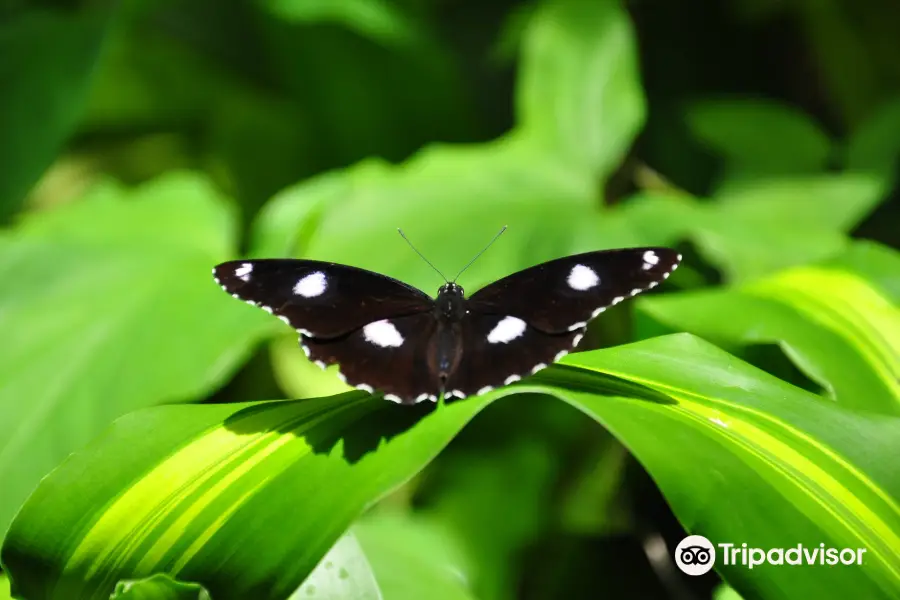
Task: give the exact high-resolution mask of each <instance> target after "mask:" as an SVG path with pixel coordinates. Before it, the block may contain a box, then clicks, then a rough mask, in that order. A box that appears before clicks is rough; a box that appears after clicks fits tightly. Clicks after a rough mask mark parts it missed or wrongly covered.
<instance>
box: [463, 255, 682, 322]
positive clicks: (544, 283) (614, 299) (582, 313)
mask: <svg viewBox="0 0 900 600" xmlns="http://www.w3.org/2000/svg"><path fill="white" fill-rule="evenodd" d="M680 261H681V255H680V254H678V253H677V252H676V251H674V250H672V249H670V248H656V247H652V248H650V247H648V248H626V249H621V250H602V251H598V252H587V253H584V254H576V255H574V256H568V257H565V258H560V259H557V260H552V261H550V262H546V263H543V264H540V265H536V266H534V267H531V268H528V269H525V270H523V271H519V272H518V273H513V274H512V275H509V276H508V277H504V278H503V279H500V280H499V281H496V282H494V283H492V284H490V285H488V286H486V287H484V288H482V289H481V290H478V291H477V292H475V294H473V295H472V297H471V298H470V299H469V307H470V310H472V311H473V312H479V313H482V314H489V315H512V316H515V317H517V318H520V319H522V320H524V321H525V322H526V323H528V325H529V326H531V327H534V328H536V329H538V330H540V331H543V332H545V333H564V332H568V331H575V330H578V329H581V328H583V327H584V326H585V325H586V324H587V322H588V321H590V320H591V319H592V318H594V317H596V316H597V315H598V314H600V313H601V312H603V311H604V310H606V309H607V308H609V307H610V306H613V305H615V304H618V303H619V302H622V301H623V300H626V299H627V298H631V297H632V296H636V295H637V294H640V293H641V292H644V291H646V290H649V289H651V288H653V287H655V286H656V285H658V284H659V283H660V282H662V281H663V280H665V279H666V278H667V277H668V276H669V275H670V274H671V273H672V271H674V270H675V269H676V268H677V266H678V264H679V262H680Z"/></svg>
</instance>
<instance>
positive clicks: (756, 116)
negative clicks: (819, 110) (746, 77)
mask: <svg viewBox="0 0 900 600" xmlns="http://www.w3.org/2000/svg"><path fill="white" fill-rule="evenodd" d="M687 125H688V128H689V129H690V131H691V133H692V134H693V135H694V137H695V138H697V139H698V140H700V142H702V143H703V144H705V145H706V146H708V147H709V148H710V149H711V150H714V151H715V152H717V153H719V154H721V155H722V157H723V158H725V159H726V160H727V161H728V162H729V164H730V166H731V167H732V168H737V169H739V170H740V171H741V172H744V173H752V174H754V175H756V176H760V175H789V174H801V173H810V172H816V171H821V170H823V169H824V168H825V166H826V163H827V161H828V158H829V155H830V154H831V140H829V139H828V136H827V135H826V134H825V133H824V132H823V131H822V129H821V128H820V127H819V125H818V124H816V123H815V122H814V121H813V120H812V119H811V118H810V117H809V116H807V115H805V114H804V113H802V112H800V111H799V110H797V109H795V108H793V107H791V106H788V105H786V104H782V103H780V102H775V101H771V100H763V99H731V100H703V101H700V102H696V103H694V104H692V105H691V106H690V107H689V108H688V110H687Z"/></svg>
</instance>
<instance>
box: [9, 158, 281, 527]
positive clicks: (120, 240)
mask: <svg viewBox="0 0 900 600" xmlns="http://www.w3.org/2000/svg"><path fill="white" fill-rule="evenodd" d="M233 227H234V223H233V222H232V217H231V215H230V214H229V213H228V211H227V210H226V207H225V205H224V202H223V200H222V199H221V198H219V197H218V196H217V194H216V193H215V191H214V190H213V189H212V188H211V187H210V186H209V184H208V183H206V182H205V181H203V180H202V179H197V178H195V177H191V176H187V175H172V176H170V177H168V178H166V179H163V180H160V181H158V182H155V183H153V184H149V185H147V186H145V187H142V188H139V189H138V190H136V191H135V192H133V193H128V192H126V191H125V190H124V189H121V188H119V187H116V186H111V185H110V186H101V187H99V188H97V189H95V190H94V192H93V193H92V194H91V195H90V196H89V197H88V198H85V199H84V200H83V201H82V202H80V203H78V204H77V205H74V206H71V207H68V208H65V209H61V210H58V211H52V212H44V213H41V214H39V215H35V216H34V217H32V218H31V219H27V220H25V221H24V222H23V223H22V224H21V226H20V227H18V228H17V229H16V230H13V231H11V232H9V233H7V234H6V235H5V236H4V237H2V238H0V239H2V245H3V252H2V254H0V277H2V278H3V279H4V280H5V281H15V282H16V285H14V286H5V288H4V294H3V295H2V296H0V331H2V332H3V338H4V343H3V344H0V381H2V385H0V481H2V482H3V493H2V494H0V531H2V530H4V529H5V527H6V525H7V524H8V523H9V521H10V519H12V516H13V514H14V513H15V511H16V510H17V509H18V507H19V505H20V504H21V503H22V501H24V500H25V498H26V497H27V495H28V493H29V492H30V491H31V489H32V488H33V487H34V486H35V485H36V484H37V483H38V481H39V480H40V478H41V477H43V476H44V475H45V474H46V473H47V472H48V471H50V469H52V468H53V467H54V466H56V464H57V463H58V462H59V461H61V460H62V459H63V458H65V456H66V455H67V454H68V453H69V452H71V451H72V450H75V449H77V448H79V447H81V446H82V445H83V444H84V443H85V442H87V441H88V440H90V439H91V438H93V437H94V436H95V435H96V434H97V433H98V432H99V431H101V430H103V429H104V428H105V427H106V426H107V425H108V424H109V423H110V422H111V421H112V420H113V419H114V418H116V417H118V416H120V415H122V414H124V413H126V412H128V411H130V410H133V409H135V408H138V407H141V406H147V405H150V404H157V403H160V402H171V401H183V400H188V399H192V398H195V397H197V396H200V395H202V394H205V393H209V391H210V390H211V389H212V388H213V387H214V386H216V385H218V384H221V383H222V382H223V381H224V380H225V378H227V377H228V376H229V375H230V374H231V373H232V372H233V371H234V369H235V367H236V366H237V365H238V364H240V362H241V361H243V360H245V359H246V357H247V355H248V353H249V352H250V350H251V349H252V346H253V344H254V343H255V342H257V341H258V340H259V339H260V338H261V337H263V336H264V335H266V334H267V333H268V332H271V331H272V330H273V328H272V323H271V322H270V321H269V320H268V319H266V318H265V317H266V316H267V315H265V314H264V313H262V314H257V313H258V312H259V311H256V310H253V309H252V308H251V307H249V306H246V305H242V304H240V303H238V302H235V301H234V300H233V299H231V298H229V297H228V296H227V295H225V294H223V293H222V292H221V290H220V289H219V288H218V287H217V286H216V285H215V282H214V281H213V279H212V276H211V274H210V272H211V269H212V266H213V265H215V264H216V263H217V262H220V261H222V260H226V259H228V258H230V257H231V253H232V252H233V251H234V250H233V248H232V246H233V243H234V240H233V233H232V230H233Z"/></svg>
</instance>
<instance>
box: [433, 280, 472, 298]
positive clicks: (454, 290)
mask: <svg viewBox="0 0 900 600" xmlns="http://www.w3.org/2000/svg"><path fill="white" fill-rule="evenodd" d="M464 295H465V290H464V289H462V286H461V285H459V284H457V283H454V282H452V281H448V282H447V283H445V284H444V285H442V286H441V287H440V288H438V296H459V297H460V298H462V297H463V296H464Z"/></svg>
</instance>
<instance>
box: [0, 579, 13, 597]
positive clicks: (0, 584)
mask: <svg viewBox="0 0 900 600" xmlns="http://www.w3.org/2000/svg"><path fill="white" fill-rule="evenodd" d="M0 600H12V594H11V593H10V591H9V577H7V576H6V573H0Z"/></svg>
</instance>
